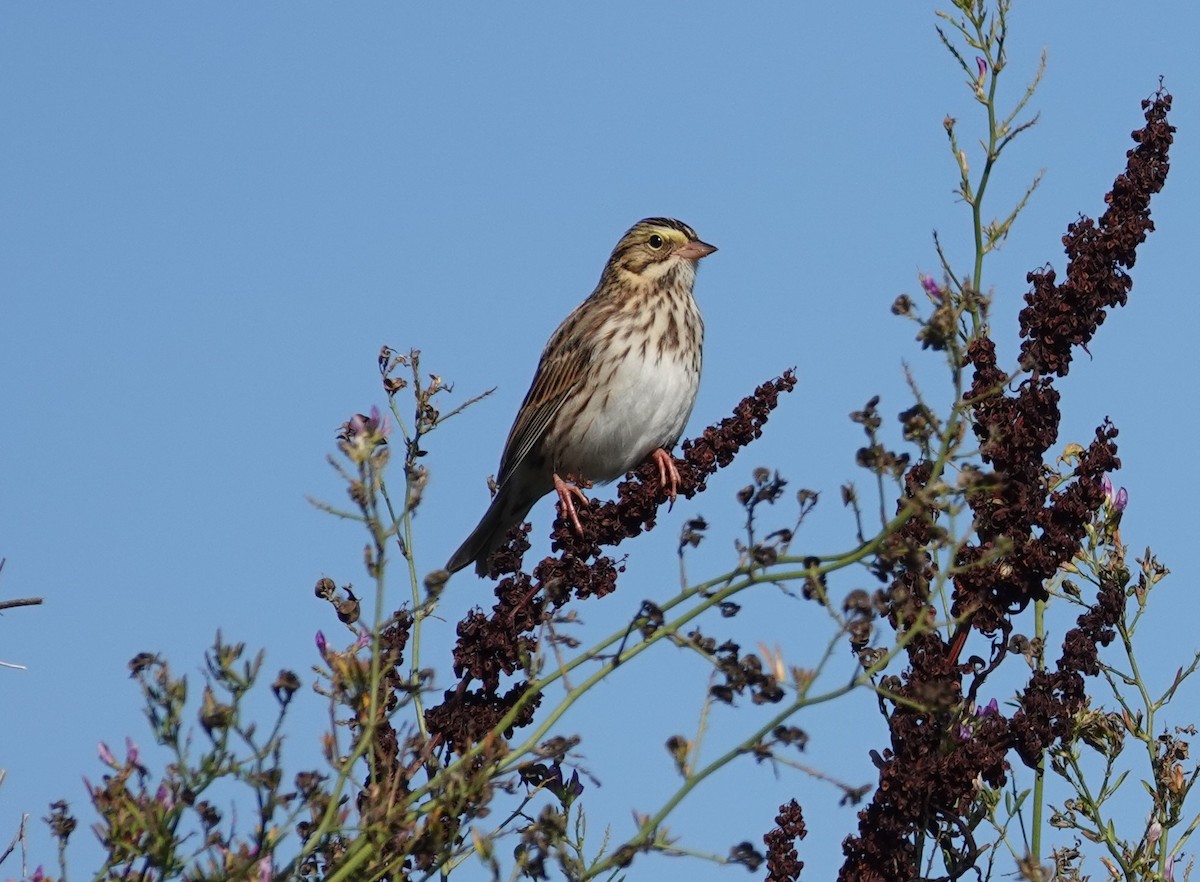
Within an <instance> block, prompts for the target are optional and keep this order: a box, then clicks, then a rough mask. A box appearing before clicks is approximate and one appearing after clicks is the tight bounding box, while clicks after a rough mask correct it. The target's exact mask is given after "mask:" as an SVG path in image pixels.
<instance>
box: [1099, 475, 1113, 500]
mask: <svg viewBox="0 0 1200 882" xmlns="http://www.w3.org/2000/svg"><path fill="white" fill-rule="evenodd" d="M1100 489H1101V490H1103V491H1104V498H1105V499H1107V500H1108V501H1109V502H1112V498H1113V485H1112V478H1110V477H1109V476H1108V475H1105V476H1104V477H1103V478H1101V479H1100Z"/></svg>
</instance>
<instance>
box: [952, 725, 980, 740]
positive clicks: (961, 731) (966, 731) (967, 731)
mask: <svg viewBox="0 0 1200 882" xmlns="http://www.w3.org/2000/svg"><path fill="white" fill-rule="evenodd" d="M955 734H956V735H957V736H958V740H959V741H970V740H971V739H972V738H974V737H975V731H974V730H973V729H972V728H971V727H970V726H968V725H967V724H966V723H959V724H958V728H957V729H956V730H955Z"/></svg>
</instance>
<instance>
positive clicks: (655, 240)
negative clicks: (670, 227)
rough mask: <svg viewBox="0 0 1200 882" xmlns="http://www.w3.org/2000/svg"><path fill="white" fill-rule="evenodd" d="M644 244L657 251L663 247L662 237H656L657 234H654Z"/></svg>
mask: <svg viewBox="0 0 1200 882" xmlns="http://www.w3.org/2000/svg"><path fill="white" fill-rule="evenodd" d="M646 244H647V245H649V246H650V247H651V248H652V249H654V250H655V251H657V250H658V249H659V248H662V247H663V237H662V236H660V235H658V233H655V234H653V235H652V236H651V237H650V238H649V239H647V240H646Z"/></svg>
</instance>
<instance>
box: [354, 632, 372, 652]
mask: <svg viewBox="0 0 1200 882" xmlns="http://www.w3.org/2000/svg"><path fill="white" fill-rule="evenodd" d="M370 645H371V632H370V631H368V630H367V629H366V628H363V629H362V630H361V631H359V632H358V639H357V640H355V641H354V648H355V649H366V648H367V647H368V646H370Z"/></svg>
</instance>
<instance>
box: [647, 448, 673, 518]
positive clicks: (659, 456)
mask: <svg viewBox="0 0 1200 882" xmlns="http://www.w3.org/2000/svg"><path fill="white" fill-rule="evenodd" d="M650 457H651V459H653V460H654V463H655V465H657V466H658V483H659V485H660V486H662V488H663V489H664V490H666V491H667V496H668V497H669V498H670V500H671V505H669V506H668V507H667V510H668V511H670V510H671V509H672V508H673V507H674V506H675V497H676V496H678V495H679V469H677V468H676V467H675V460H674V459H673V458H672V457H671V454H669V453H667V451H665V450H663V449H662V448H661V447H659V448H658V449H657V450H655V451H654V452H653V453H651V454H650Z"/></svg>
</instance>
